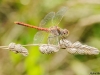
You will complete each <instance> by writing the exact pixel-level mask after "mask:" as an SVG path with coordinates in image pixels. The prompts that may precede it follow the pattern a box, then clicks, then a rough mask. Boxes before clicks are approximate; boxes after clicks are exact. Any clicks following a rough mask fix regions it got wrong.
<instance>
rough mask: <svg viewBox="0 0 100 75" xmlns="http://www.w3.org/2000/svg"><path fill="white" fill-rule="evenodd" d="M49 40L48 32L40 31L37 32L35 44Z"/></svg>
mask: <svg viewBox="0 0 100 75" xmlns="http://www.w3.org/2000/svg"><path fill="white" fill-rule="evenodd" d="M47 40H48V33H46V32H44V31H39V32H37V33H36V34H35V36H34V39H33V43H34V44H43V43H47Z"/></svg>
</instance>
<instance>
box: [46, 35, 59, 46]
mask: <svg viewBox="0 0 100 75" xmlns="http://www.w3.org/2000/svg"><path fill="white" fill-rule="evenodd" d="M58 42H59V37H58V36H54V35H53V34H49V37H48V43H49V44H53V45H57V44H58Z"/></svg>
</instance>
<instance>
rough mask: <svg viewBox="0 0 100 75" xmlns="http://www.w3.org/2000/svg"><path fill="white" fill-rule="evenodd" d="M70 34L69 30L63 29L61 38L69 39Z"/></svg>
mask: <svg viewBox="0 0 100 75" xmlns="http://www.w3.org/2000/svg"><path fill="white" fill-rule="evenodd" d="M68 34H69V31H68V30H67V29H62V30H61V36H62V37H67V36H68Z"/></svg>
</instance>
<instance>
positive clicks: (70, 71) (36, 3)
mask: <svg viewBox="0 0 100 75" xmlns="http://www.w3.org/2000/svg"><path fill="white" fill-rule="evenodd" d="M62 6H65V7H68V10H67V12H66V14H65V16H64V18H63V20H62V21H61V23H60V25H59V26H60V27H62V28H66V29H68V30H69V31H70V34H69V36H68V38H67V39H68V40H70V41H72V42H75V41H80V42H81V43H83V44H87V45H90V46H93V47H96V48H98V49H100V46H99V45H100V0H0V45H1V46H3V45H8V44H9V43H11V42H15V43H20V44H31V43H33V37H34V35H35V33H36V32H37V30H35V29H31V28H27V27H23V26H18V25H15V24H14V21H20V22H25V23H28V24H32V25H37V26H38V25H39V23H40V21H41V20H42V19H43V17H44V16H45V15H46V14H47V13H49V12H51V11H55V12H56V11H58V10H59V8H60V7H62ZM40 37H41V36H40ZM27 49H28V50H29V55H28V56H27V57H24V56H22V55H20V54H14V53H13V52H9V51H7V50H3V49H0V75H89V74H91V73H97V72H99V74H100V55H96V56H94V55H72V54H69V53H67V51H64V50H62V51H59V52H57V53H54V54H49V55H47V54H42V53H40V52H39V49H38V47H36V46H31V47H27ZM91 75H92V74H91Z"/></svg>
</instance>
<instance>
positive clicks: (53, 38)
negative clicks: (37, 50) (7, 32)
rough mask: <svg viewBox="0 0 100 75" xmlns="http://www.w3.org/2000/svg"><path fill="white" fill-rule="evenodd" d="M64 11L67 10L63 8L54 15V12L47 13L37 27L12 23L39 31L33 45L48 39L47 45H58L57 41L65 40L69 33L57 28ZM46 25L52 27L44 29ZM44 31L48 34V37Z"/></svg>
mask: <svg viewBox="0 0 100 75" xmlns="http://www.w3.org/2000/svg"><path fill="white" fill-rule="evenodd" d="M66 10H67V8H66V7H63V8H61V9H60V10H59V11H58V12H57V13H56V14H55V12H50V13H48V14H47V15H46V16H45V17H44V19H43V20H42V21H41V22H40V24H39V26H33V25H30V24H26V23H23V22H14V23H15V24H18V25H22V26H26V27H30V28H35V29H37V30H41V31H39V32H37V33H36V34H35V36H34V43H41V42H42V41H43V40H45V39H46V38H48V41H47V43H48V44H58V42H59V40H60V39H65V38H66V37H67V36H68V33H69V31H68V30H67V29H62V28H60V27H58V24H59V23H60V21H61V20H62V18H63V16H64V14H65V13H66ZM50 23H52V24H50ZM48 24H50V25H53V26H51V27H50V28H46V26H49V25H48ZM44 26H45V28H44ZM44 31H46V32H50V34H49V35H48V34H47V33H45V32H44Z"/></svg>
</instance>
